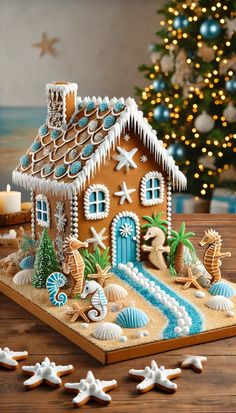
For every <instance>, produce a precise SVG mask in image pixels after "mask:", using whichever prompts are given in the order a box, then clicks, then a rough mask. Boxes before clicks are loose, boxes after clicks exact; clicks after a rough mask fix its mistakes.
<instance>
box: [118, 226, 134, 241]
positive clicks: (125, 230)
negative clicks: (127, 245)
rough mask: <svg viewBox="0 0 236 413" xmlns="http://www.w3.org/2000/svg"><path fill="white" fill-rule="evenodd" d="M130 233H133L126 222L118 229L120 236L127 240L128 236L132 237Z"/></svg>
mask: <svg viewBox="0 0 236 413" xmlns="http://www.w3.org/2000/svg"><path fill="white" fill-rule="evenodd" d="M132 231H133V228H132V225H130V224H128V223H127V222H125V224H123V225H121V227H120V229H119V232H120V235H121V236H122V237H125V238H127V237H128V236H129V235H132Z"/></svg>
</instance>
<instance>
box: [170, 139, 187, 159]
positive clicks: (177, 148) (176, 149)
mask: <svg viewBox="0 0 236 413" xmlns="http://www.w3.org/2000/svg"><path fill="white" fill-rule="evenodd" d="M167 152H168V155H171V156H173V158H174V160H175V161H180V160H181V159H183V158H184V156H185V151H184V148H183V147H182V145H180V144H179V143H173V144H171V145H170V146H169V147H168V149H167Z"/></svg>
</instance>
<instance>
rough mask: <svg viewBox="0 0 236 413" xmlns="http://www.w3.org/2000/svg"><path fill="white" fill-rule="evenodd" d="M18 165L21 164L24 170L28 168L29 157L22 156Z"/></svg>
mask: <svg viewBox="0 0 236 413" xmlns="http://www.w3.org/2000/svg"><path fill="white" fill-rule="evenodd" d="M20 164H21V165H22V166H23V167H24V168H26V167H27V166H29V164H30V157H29V155H23V156H22V157H21V158H20Z"/></svg>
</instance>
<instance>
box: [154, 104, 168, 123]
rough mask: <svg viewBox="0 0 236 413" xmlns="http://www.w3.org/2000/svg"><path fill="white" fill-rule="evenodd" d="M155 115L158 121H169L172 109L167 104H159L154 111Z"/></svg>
mask: <svg viewBox="0 0 236 413" xmlns="http://www.w3.org/2000/svg"><path fill="white" fill-rule="evenodd" d="M153 117H154V120H155V121H156V122H168V120H169V119H170V111H169V109H168V107H167V106H166V105H163V104H161V105H158V106H156V108H155V109H154V111H153Z"/></svg>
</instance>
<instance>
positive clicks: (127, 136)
mask: <svg viewBox="0 0 236 413" xmlns="http://www.w3.org/2000/svg"><path fill="white" fill-rule="evenodd" d="M129 140H130V135H129V134H128V133H125V135H124V141H125V142H128V141H129Z"/></svg>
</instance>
